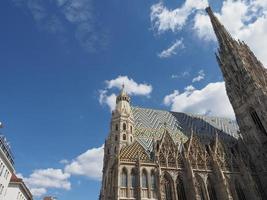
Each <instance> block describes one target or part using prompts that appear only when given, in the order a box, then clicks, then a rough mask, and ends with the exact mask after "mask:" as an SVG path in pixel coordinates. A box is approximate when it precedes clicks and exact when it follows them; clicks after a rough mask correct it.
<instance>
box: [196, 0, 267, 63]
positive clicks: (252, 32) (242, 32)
mask: <svg viewBox="0 0 267 200" xmlns="http://www.w3.org/2000/svg"><path fill="white" fill-rule="evenodd" d="M215 14H216V16H217V17H218V18H219V20H220V21H221V22H222V23H223V24H224V25H225V27H226V28H227V30H229V32H230V33H231V34H232V35H233V37H234V38H236V39H237V38H238V39H240V40H244V41H245V42H247V43H248V45H249V46H250V47H251V48H252V50H253V51H254V52H255V54H256V55H257V56H258V57H259V59H260V60H261V61H262V62H263V63H264V64H265V66H267V57H266V54H267V49H266V46H267V40H266V35H267V3H266V1H262V0H249V1H247V0H246V1H245V0H237V1H233V0H226V1H224V2H223V5H222V7H221V9H220V12H219V13H215ZM193 29H194V30H195V32H196V33H197V35H198V37H199V38H201V39H204V40H209V41H215V35H214V32H213V30H212V26H211V23H210V20H209V18H208V16H207V15H206V14H204V13H198V14H197V15H196V16H195V18H194V27H193Z"/></svg>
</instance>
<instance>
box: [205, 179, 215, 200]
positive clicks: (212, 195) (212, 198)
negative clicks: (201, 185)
mask: <svg viewBox="0 0 267 200" xmlns="http://www.w3.org/2000/svg"><path fill="white" fill-rule="evenodd" d="M207 189H208V195H209V199H210V200H217V195H216V191H215V188H214V183H213V182H212V180H211V178H210V176H208V179H207Z"/></svg>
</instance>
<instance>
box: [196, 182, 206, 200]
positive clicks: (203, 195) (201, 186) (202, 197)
mask: <svg viewBox="0 0 267 200" xmlns="http://www.w3.org/2000/svg"><path fill="white" fill-rule="evenodd" d="M196 181H197V191H198V195H199V197H200V200H206V199H207V198H206V193H205V187H204V183H203V180H202V179H201V178H200V177H196Z"/></svg>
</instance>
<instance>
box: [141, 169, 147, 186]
mask: <svg viewBox="0 0 267 200" xmlns="http://www.w3.org/2000/svg"><path fill="white" fill-rule="evenodd" d="M142 187H143V188H148V182H147V172H146V170H143V172H142Z"/></svg>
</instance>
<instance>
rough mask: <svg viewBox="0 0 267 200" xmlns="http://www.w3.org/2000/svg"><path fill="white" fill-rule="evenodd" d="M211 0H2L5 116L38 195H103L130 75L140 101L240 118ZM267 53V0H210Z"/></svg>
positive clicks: (80, 199) (19, 165) (1, 112)
mask: <svg viewBox="0 0 267 200" xmlns="http://www.w3.org/2000/svg"><path fill="white" fill-rule="evenodd" d="M207 4H208V3H207V1H206V0H202V1H197V2H196V1H193V0H186V1H178V0H169V1H156V0H148V1H144V0H142V1H141V0H135V1H129V0H126V1H121V0H109V1H103V0H97V1H96V0H4V1H1V2H0V13H1V17H0V25H1V32H0V44H1V45H0V58H1V59H0V66H1V67H0V68H1V73H0V89H1V98H0V121H2V122H3V124H4V128H3V129H2V130H1V132H2V134H4V135H5V136H6V137H7V139H8V141H9V142H10V144H11V147H12V151H13V153H14V155H15V162H16V170H17V173H19V175H20V176H23V177H24V180H25V182H26V183H27V184H28V185H29V187H30V188H31V189H32V191H33V193H34V194H35V197H36V199H39V198H41V197H42V196H43V195H45V194H47V195H54V196H57V197H58V198H59V199H64V200H72V199H75V200H85V199H92V200H93V199H97V197H98V194H99V190H100V181H99V180H100V175H101V167H102V166H101V161H102V154H103V148H102V144H103V143H104V140H105V138H106V136H107V134H108V131H109V129H108V128H109V120H110V110H111V109H112V108H113V107H114V98H115V94H117V93H118V91H119V88H120V86H121V84H122V83H125V87H126V90H127V91H128V92H129V93H130V94H131V97H132V104H133V105H136V106H140V107H149V108H157V109H164V110H174V111H182V112H194V113H199V114H207V115H218V116H222V117H230V118H234V115H233V111H232V108H231V106H230V104H229V101H228V98H227V97H226V94H225V89H224V83H223V78H222V76H221V73H220V70H219V67H218V65H217V63H216V60H215V56H214V52H215V51H216V48H217V44H216V40H215V38H214V34H213V32H212V29H211V26H210V23H209V20H208V18H207V16H206V14H205V12H204V10H203V9H204V8H205V7H206V5H207ZM210 4H211V6H212V7H213V9H214V11H215V12H216V14H217V16H218V17H219V18H220V20H221V21H222V22H223V23H224V24H225V25H226V27H227V28H228V29H229V31H230V32H231V33H232V34H233V36H234V37H236V38H240V39H242V40H245V41H246V42H247V43H248V44H249V45H250V46H251V48H252V50H253V51H254V52H255V54H256V55H257V56H258V57H259V58H260V59H261V61H262V62H263V63H265V64H266V63H267V59H266V57H265V56H264V55H266V51H264V50H263V47H266V46H267V41H266V38H265V35H266V32H267V31H266V30H267V19H266V17H265V16H266V13H267V3H265V1H260V0H253V1H252V0H251V1H245V0H244V1H242V0H238V1H232V0H226V1H219V0H214V1H211V2H210Z"/></svg>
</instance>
